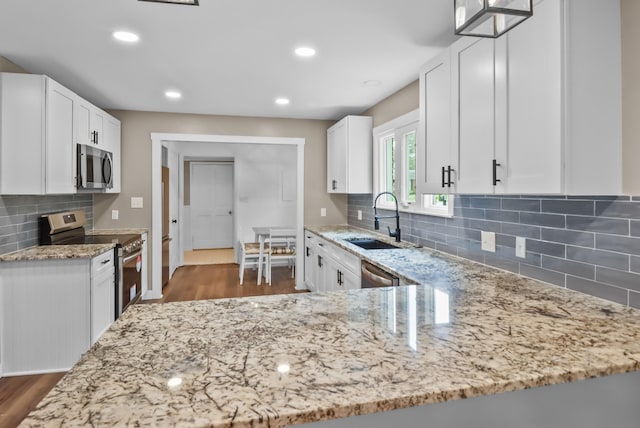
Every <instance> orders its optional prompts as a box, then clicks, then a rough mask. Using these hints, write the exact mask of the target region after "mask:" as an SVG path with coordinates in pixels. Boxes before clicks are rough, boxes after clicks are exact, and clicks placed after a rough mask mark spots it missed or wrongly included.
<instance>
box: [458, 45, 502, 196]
mask: <svg viewBox="0 0 640 428" xmlns="http://www.w3.org/2000/svg"><path fill="white" fill-rule="evenodd" d="M451 61H452V64H451V67H452V76H457V80H456V81H455V82H454V84H453V87H452V89H453V91H452V97H453V104H454V106H453V109H452V110H453V111H457V114H454V120H453V127H452V135H453V144H455V145H456V146H457V151H458V170H457V171H456V174H455V175H456V177H455V178H456V180H457V182H456V191H457V192H458V193H493V182H492V181H491V179H492V169H493V159H494V120H495V96H494V94H495V84H494V82H495V80H494V79H495V72H494V70H495V68H494V43H493V40H492V39H476V38H463V39H461V40H459V41H458V42H456V43H454V44H453V45H452V46H451Z"/></svg>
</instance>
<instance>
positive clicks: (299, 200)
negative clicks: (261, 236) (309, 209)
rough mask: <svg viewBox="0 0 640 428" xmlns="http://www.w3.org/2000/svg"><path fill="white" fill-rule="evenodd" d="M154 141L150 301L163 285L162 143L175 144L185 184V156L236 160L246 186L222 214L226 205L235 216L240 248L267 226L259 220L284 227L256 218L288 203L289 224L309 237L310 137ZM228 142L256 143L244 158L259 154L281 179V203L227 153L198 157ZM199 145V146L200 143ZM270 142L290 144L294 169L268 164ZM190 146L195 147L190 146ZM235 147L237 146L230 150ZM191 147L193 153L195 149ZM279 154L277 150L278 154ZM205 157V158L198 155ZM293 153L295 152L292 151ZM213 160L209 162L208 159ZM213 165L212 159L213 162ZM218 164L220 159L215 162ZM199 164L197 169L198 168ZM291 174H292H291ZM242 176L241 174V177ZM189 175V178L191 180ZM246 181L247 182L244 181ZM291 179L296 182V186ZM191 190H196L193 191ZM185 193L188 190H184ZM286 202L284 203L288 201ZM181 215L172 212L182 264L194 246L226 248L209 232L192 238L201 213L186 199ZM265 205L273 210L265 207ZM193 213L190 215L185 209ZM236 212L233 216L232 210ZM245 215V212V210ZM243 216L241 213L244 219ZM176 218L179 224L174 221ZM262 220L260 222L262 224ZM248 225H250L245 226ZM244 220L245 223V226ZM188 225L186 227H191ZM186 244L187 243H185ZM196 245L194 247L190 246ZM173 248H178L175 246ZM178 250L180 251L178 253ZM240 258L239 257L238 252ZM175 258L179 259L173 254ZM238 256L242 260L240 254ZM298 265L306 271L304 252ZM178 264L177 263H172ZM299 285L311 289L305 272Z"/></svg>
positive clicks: (259, 161) (169, 137)
mask: <svg viewBox="0 0 640 428" xmlns="http://www.w3.org/2000/svg"><path fill="white" fill-rule="evenodd" d="M151 140H152V201H151V204H152V231H151V238H150V240H151V245H150V249H151V257H150V261H151V281H150V283H149V287H148V290H146V293H145V295H144V299H159V298H161V297H162V288H161V282H160V281H161V280H160V278H161V275H160V273H161V269H160V268H161V240H159V239H153V237H154V236H161V234H162V228H161V224H162V222H161V217H162V208H161V205H160V203H161V197H160V190H161V189H160V182H161V181H160V170H161V168H160V164H161V153H162V147H163V146H164V147H168V148H169V152H170V155H169V159H170V160H171V159H172V158H174V156H177V159H178V162H177V165H178V166H179V168H180V173H179V174H180V176H181V183H180V186H183V185H184V181H187V180H189V179H190V175H191V174H192V172H189V175H187V174H185V172H186V171H185V168H184V164H185V162H184V161H185V160H189V161H191V163H201V162H202V161H203V160H207V161H211V160H212V157H213V158H216V159H215V160H216V161H217V163H221V164H222V163H225V162H223V161H227V162H228V161H235V162H236V163H234V164H233V165H234V166H233V168H232V169H233V182H234V185H236V184H238V183H239V182H240V185H241V186H242V185H244V188H245V190H241V191H239V190H238V189H235V192H232V193H235V196H234V201H233V204H232V208H231V209H229V208H223V207H219V209H218V213H219V214H220V215H221V214H222V213H223V211H222V210H223V209H226V213H227V214H226V215H227V216H228V217H231V218H232V222H231V223H232V226H231V227H228V228H227V230H230V231H232V235H231V240H232V244H231V245H232V246H233V247H237V242H238V240H239V237H240V236H243V237H245V235H247V236H249V235H250V236H251V237H253V235H254V233H253V231H252V230H253V228H252V226H264V224H262V223H261V221H260V222H259V220H265V221H267V223H265V224H269V225H273V226H280V225H279V224H276V223H274V221H273V220H269V219H263V218H259V217H256V216H260V215H261V213H265V212H273V211H274V210H276V209H278V208H280V207H282V206H284V205H289V206H291V208H290V209H291V210H293V211H292V215H291V217H290V218H289V220H286V221H287V222H288V223H287V225H289V224H291V225H293V224H295V229H296V232H297V239H298V240H299V241H300V242H302V238H303V233H302V231H303V222H304V211H303V207H304V141H305V140H304V138H274V137H252V136H247V137H244V136H227V135H195V134H157V133H152V134H151ZM203 143H215V144H203ZM214 145H218V146H225V149H227V150H231V149H238V148H239V146H242V145H251V146H252V148H246V150H243V151H242V156H241V157H240V158H241V160H242V158H243V157H251V156H253V157H254V158H255V159H254V160H253V161H254V162H256V163H255V164H256V165H258V166H259V167H260V168H264V170H263V171H265V174H266V173H267V172H268V173H269V174H270V176H272V177H271V178H272V180H271V182H272V183H275V184H274V186H272V187H273V189H278V190H277V191H278V192H279V193H278V195H279V196H278V197H279V198H280V201H279V202H278V203H276V204H275V205H274V206H271V205H269V204H271V202H269V200H265V199H262V197H263V196H264V193H265V192H264V191H263V190H265V189H267V186H265V182H264V181H262V180H256V179H255V178H253V177H252V178H249V177H248V176H250V175H251V174H247V173H246V172H243V173H242V174H238V165H237V160H236V159H235V158H234V157H233V156H232V155H229V157H228V158H227V159H221V158H220V157H219V156H225V155H217V154H216V155H213V156H211V155H210V156H209V159H204V157H203V156H202V155H194V151H193V150H195V149H196V148H204V147H208V146H214ZM198 146H199V147H198ZM269 146H273V147H274V149H277V147H278V146H279V147H283V148H285V147H286V148H288V149H287V150H285V152H286V153H291V154H292V156H293V157H292V162H293V163H292V165H294V168H293V171H291V172H289V171H284V170H283V171H279V170H278V171H276V170H275V169H274V168H273V166H272V165H270V164H269V163H268V160H269V157H268V156H267V157H265V156H264V153H266V152H269V151H273V150H270V149H269V150H268V149H267V148H268V147H269ZM179 147H188V148H187V149H185V150H184V151H183V150H182V149H179ZM189 147H190V149H189ZM230 148H231V149H230ZM189 150H191V151H189ZM274 153H275V152H274ZM198 156H200V157H198ZM287 156H290V155H287ZM274 159H281V155H280V154H278V155H277V156H274ZM202 163H207V162H202ZM209 163H211V162H209ZM214 163H216V162H214ZM197 169H198V167H196V170H197ZM195 173H196V174H198V173H203V174H205V175H206V174H213V173H212V172H210V171H209V172H204V170H203V171H200V172H198V171H195ZM288 174H291V175H288ZM239 175H240V178H238V176H239ZM187 177H189V178H187ZM243 180H244V182H243ZM291 183H295V184H294V185H293V186H292V185H291ZM189 191H190V192H192V191H193V189H190V190H189ZM180 194H181V195H183V193H180ZM283 202H284V204H283ZM177 205H178V207H177V208H176V210H177V216H176V218H174V216H173V213H172V214H171V225H176V227H177V229H178V230H179V231H178V232H177V235H179V236H180V239H179V240H177V241H178V242H175V243H174V242H173V241H174V240H172V241H171V242H172V244H173V245H175V247H176V248H175V249H176V251H178V253H177V254H178V256H177V257H176V258H179V259H180V260H178V261H176V265H177V266H182V265H184V264H185V260H184V258H185V257H184V253H183V252H182V249H184V250H191V249H194V248H215V246H217V247H218V248H224V246H225V245H228V244H224V243H220V242H217V243H213V242H212V241H211V240H209V241H208V242H205V240H206V239H211V237H206V236H203V237H202V240H200V236H198V239H192V238H193V234H192V233H191V228H193V227H194V226H195V227H196V229H197V227H198V226H197V224H196V223H197V221H199V220H197V219H198V217H197V216H198V215H200V214H196V215H195V216H194V215H192V213H191V212H190V211H191V210H193V207H191V206H189V207H187V206H186V205H183V204H182V203H178V204H177ZM265 207H267V208H269V207H270V208H269V209H265ZM185 210H186V211H188V212H187V213H185V212H184V211H185ZM229 211H231V214H229ZM243 213H244V214H243ZM206 215H209V219H210V220H209V221H205V220H204V218H205V217H206ZM212 216H214V214H213V213H211V212H210V213H209V214H206V213H205V214H202V216H201V219H202V220H201V221H202V222H203V224H209V225H210V224H211V221H213V220H212V219H213V217H212ZM238 216H240V217H238ZM282 217H283V216H282V215H279V216H277V218H278V219H282ZM174 220H176V221H175V223H174ZM257 222H259V223H260V224H258V223H257ZM245 223H246V224H245ZM238 224H241V225H240V226H239V225H238ZM185 228H186V230H185ZM185 244H186V245H185ZM190 244H191V245H190ZM172 248H173V247H172ZM197 251H202V250H197ZM174 254H176V253H175V252H174ZM236 257H237V256H236ZM172 258H173V257H172ZM236 260H237V258H236ZM296 265H297V266H299V267H300V269H298V270H299V271H300V272H302V265H303V255H302V253H300V254H297V258H296ZM172 268H173V267H172ZM295 288H296V290H305V289H306V287H305V285H304V277H303V275H302V274H299V275H298V274H296V278H295Z"/></svg>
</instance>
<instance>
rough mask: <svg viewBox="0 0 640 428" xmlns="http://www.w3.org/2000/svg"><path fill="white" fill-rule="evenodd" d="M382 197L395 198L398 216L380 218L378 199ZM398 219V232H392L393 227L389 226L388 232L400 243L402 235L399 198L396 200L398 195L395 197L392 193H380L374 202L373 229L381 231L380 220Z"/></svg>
mask: <svg viewBox="0 0 640 428" xmlns="http://www.w3.org/2000/svg"><path fill="white" fill-rule="evenodd" d="M382 195H391V196H392V197H393V200H394V201H395V202H396V215H395V216H379V215H378V199H379V198H380V196H382ZM393 217H395V218H396V230H395V232H392V231H391V227H389V226H387V230H389V236H391V237H392V238H396V242H400V240H401V235H400V210H399V209H398V198H396V195H394V194H393V193H391V192H381V193H378V195H377V196H376V198H375V199H374V201H373V218H374V221H373V227H374V228H375V230H379V229H380V221H379V220H380V219H381V218H393Z"/></svg>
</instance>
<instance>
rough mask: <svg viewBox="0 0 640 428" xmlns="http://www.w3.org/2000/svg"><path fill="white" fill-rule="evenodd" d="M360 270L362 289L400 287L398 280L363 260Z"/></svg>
mask: <svg viewBox="0 0 640 428" xmlns="http://www.w3.org/2000/svg"><path fill="white" fill-rule="evenodd" d="M360 269H361V273H362V284H361V287H362V288H374V287H397V286H398V285H400V280H399V279H398V277H397V276H393V275H392V274H390V273H389V272H386V271H385V270H383V269H380V268H379V267H378V266H375V265H373V264H371V263H369V262H366V261H364V260H363V261H362V267H361V268H360Z"/></svg>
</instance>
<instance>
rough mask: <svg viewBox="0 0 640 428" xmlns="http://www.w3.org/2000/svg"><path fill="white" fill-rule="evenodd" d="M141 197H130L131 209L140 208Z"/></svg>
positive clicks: (141, 205)
mask: <svg viewBox="0 0 640 428" xmlns="http://www.w3.org/2000/svg"><path fill="white" fill-rule="evenodd" d="M142 201H143V200H142V197H141V196H132V197H131V208H142V207H143V203H142Z"/></svg>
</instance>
